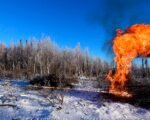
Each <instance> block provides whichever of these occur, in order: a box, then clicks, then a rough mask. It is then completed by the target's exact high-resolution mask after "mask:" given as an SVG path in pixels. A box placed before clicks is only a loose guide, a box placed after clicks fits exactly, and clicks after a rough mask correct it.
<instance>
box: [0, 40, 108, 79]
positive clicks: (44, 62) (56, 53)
mask: <svg viewBox="0 0 150 120" xmlns="http://www.w3.org/2000/svg"><path fill="white" fill-rule="evenodd" d="M108 68H109V65H108V63H107V62H106V61H102V60H101V59H100V58H99V57H91V56H90V54H89V52H88V50H87V49H85V50H81V47H80V44H77V46H76V47H75V48H72V49H71V48H66V49H61V48H59V47H58V46H57V45H56V43H54V42H53V41H51V39H50V37H43V38H41V39H40V40H37V39H35V38H33V39H31V40H26V41H25V42H24V43H23V42H22V40H20V41H19V43H18V44H14V45H10V46H5V45H4V44H2V43H1V44H0V76H1V77H11V78H12V77H15V78H16V77H25V78H30V77H33V76H37V75H40V76H42V75H49V74H55V75H64V76H87V77H93V76H99V74H100V73H107V71H108Z"/></svg>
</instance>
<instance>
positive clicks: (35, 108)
mask: <svg viewBox="0 0 150 120" xmlns="http://www.w3.org/2000/svg"><path fill="white" fill-rule="evenodd" d="M96 84H97V83H96V81H94V80H92V81H90V80H88V79H84V78H82V79H80V82H79V83H78V84H77V85H76V86H75V88H74V89H71V90H55V91H51V90H49V89H41V90H30V89H27V87H31V85H29V84H28V82H27V81H23V80H19V81H16V80H12V81H10V80H1V81H0V104H1V105H2V104H10V105H15V106H14V107H12V106H0V120H12V119H21V120H31V119H32V120H33V119H42V120H43V119H44V120H51V119H52V120H118V119H119V120H130V119H131V120H141V119H144V120H149V118H150V110H148V109H143V108H140V107H136V106H133V105H130V104H128V103H120V102H113V101H111V100H109V101H108V100H105V99H104V98H103V96H102V95H101V93H100V89H98V87H97V86H96ZM61 94H63V96H64V100H63V101H64V102H63V104H61V102H60V101H61Z"/></svg>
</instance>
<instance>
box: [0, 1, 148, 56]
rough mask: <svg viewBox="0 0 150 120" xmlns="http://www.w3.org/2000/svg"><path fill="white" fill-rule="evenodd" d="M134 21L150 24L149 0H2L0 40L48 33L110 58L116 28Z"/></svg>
mask: <svg viewBox="0 0 150 120" xmlns="http://www.w3.org/2000/svg"><path fill="white" fill-rule="evenodd" d="M135 23H146V24H147V23H150V0H0V41H1V42H3V43H5V44H7V45H9V44H10V43H17V42H18V41H19V40H20V39H22V40H26V39H28V38H31V37H36V38H40V37H41V36H43V35H45V36H50V37H51V39H52V40H53V41H55V42H56V43H57V44H58V46H59V47H61V48H65V47H70V48H72V47H75V46H76V45H77V44H78V43H80V45H81V47H82V48H88V49H89V52H90V54H92V55H93V56H100V57H101V58H103V59H107V58H108V54H107V53H106V52H105V48H107V47H108V44H106V43H107V42H106V41H107V40H108V42H109V41H110V40H112V38H113V36H114V33H115V29H116V28H123V29H124V28H126V27H128V26H130V25H132V24H135ZM104 43H105V45H104Z"/></svg>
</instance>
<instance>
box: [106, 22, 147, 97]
mask: <svg viewBox="0 0 150 120" xmlns="http://www.w3.org/2000/svg"><path fill="white" fill-rule="evenodd" d="M113 50H114V53H115V55H116V57H115V59H114V60H115V62H116V63H117V70H116V73H115V74H114V75H113V74H112V71H110V72H109V74H108V75H107V78H108V80H109V81H110V82H111V86H110V89H109V92H110V93H112V94H115V95H119V96H128V97H130V96H131V94H129V93H128V92H127V91H126V90H125V85H126V82H127V80H128V74H129V72H130V68H131V61H132V60H133V59H134V58H136V57H138V56H141V57H150V25H145V24H135V25H133V26H131V27H130V28H128V29H127V30H126V31H122V30H120V29H118V30H117V36H116V37H115V38H114V40H113Z"/></svg>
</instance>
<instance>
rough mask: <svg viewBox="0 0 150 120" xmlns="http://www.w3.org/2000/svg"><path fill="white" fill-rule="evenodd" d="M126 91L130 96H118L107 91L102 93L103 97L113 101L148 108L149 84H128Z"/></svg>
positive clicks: (149, 98)
mask: <svg viewBox="0 0 150 120" xmlns="http://www.w3.org/2000/svg"><path fill="white" fill-rule="evenodd" d="M128 91H129V92H130V93H132V97H131V98H128V97H119V96H115V95H113V94H109V93H108V92H106V93H102V95H103V97H104V99H106V100H112V101H114V102H121V103H129V104H131V105H133V106H136V107H141V108H144V109H150V84H147V85H142V84H139V83H138V84H136V85H130V86H128Z"/></svg>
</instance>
